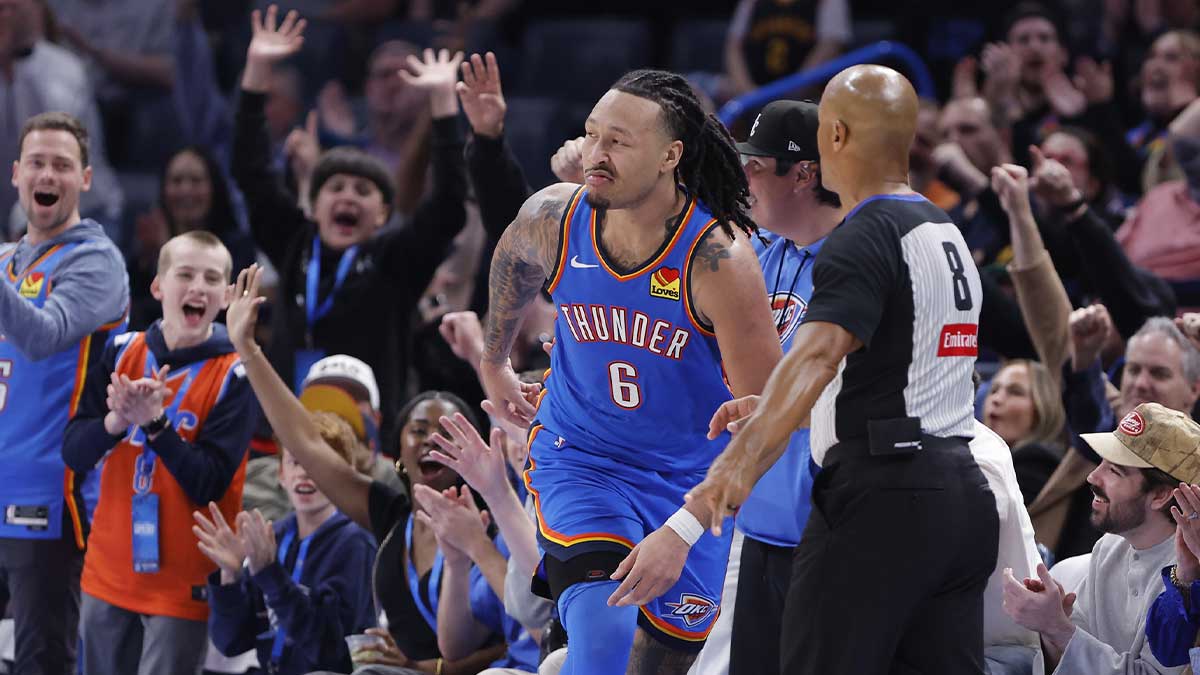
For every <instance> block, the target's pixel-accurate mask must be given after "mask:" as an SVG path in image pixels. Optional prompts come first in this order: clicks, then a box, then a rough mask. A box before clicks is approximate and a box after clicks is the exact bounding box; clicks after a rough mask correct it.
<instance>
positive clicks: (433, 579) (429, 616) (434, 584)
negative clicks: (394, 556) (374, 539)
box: [404, 516, 442, 633]
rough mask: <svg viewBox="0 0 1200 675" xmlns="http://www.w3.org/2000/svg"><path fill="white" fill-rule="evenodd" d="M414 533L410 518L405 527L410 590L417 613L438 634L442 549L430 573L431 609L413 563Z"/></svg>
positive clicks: (405, 557) (434, 559) (435, 558)
mask: <svg viewBox="0 0 1200 675" xmlns="http://www.w3.org/2000/svg"><path fill="white" fill-rule="evenodd" d="M412 533H413V516H409V517H408V525H406V526H405V527H404V546H405V550H404V561H405V562H406V563H408V590H409V591H410V592H412V599H413V604H414V605H416V606H417V611H419V612H420V613H421V616H423V617H425V623H427V624H429V627H430V628H431V629H432V630H433V632H435V633H436V632H437V610H438V590H439V589H440V588H441V582H442V549H441V548H439V549H438V552H437V555H436V556H434V558H433V569H431V570H430V571H429V601H430V603H431V604H432V605H433V606H432V607H429V606H427V605H426V604H425V600H424V599H422V598H421V577H420V576H419V575H418V574H417V568H416V567H414V566H413V563H412V553H413V547H412Z"/></svg>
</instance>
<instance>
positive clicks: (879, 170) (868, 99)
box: [818, 64, 919, 192]
mask: <svg viewBox="0 0 1200 675" xmlns="http://www.w3.org/2000/svg"><path fill="white" fill-rule="evenodd" d="M918 108H919V103H918V100H917V93H916V91H914V90H913V86H912V84H911V83H910V82H909V81H908V79H906V78H905V77H904V76H903V75H901V74H900V73H898V72H896V71H895V70H892V69H891V68H887V67H885V66H878V65H870V64H868V65H859V66H851V67H850V68H847V69H845V70H843V71H842V72H840V73H838V74H837V75H835V76H834V78H833V79H832V80H830V81H829V84H828V85H826V87H825V93H824V94H823V95H822V96H821V104H820V109H819V115H818V116H819V119H820V130H819V132H818V141H819V143H818V145H819V147H820V153H821V172H822V175H823V176H824V178H825V181H824V182H825V187H826V188H828V189H830V190H833V191H834V192H842V191H843V190H846V189H848V188H850V187H851V185H852V184H854V183H859V182H865V181H879V180H887V181H900V182H907V178H908V151H909V148H910V147H911V146H912V142H913V137H914V136H915V135H916V129H917V111H918ZM830 170H832V172H831V173H830ZM831 183H832V184H831Z"/></svg>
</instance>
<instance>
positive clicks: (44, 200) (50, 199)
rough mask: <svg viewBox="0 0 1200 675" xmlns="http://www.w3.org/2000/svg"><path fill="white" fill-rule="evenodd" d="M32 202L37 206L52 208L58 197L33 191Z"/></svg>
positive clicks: (50, 193) (51, 193)
mask: <svg viewBox="0 0 1200 675" xmlns="http://www.w3.org/2000/svg"><path fill="white" fill-rule="evenodd" d="M33 201H35V202H37V204H38V206H54V205H55V204H57V203H58V195H56V194H54V193H53V192H43V191H41V190H34V192H33Z"/></svg>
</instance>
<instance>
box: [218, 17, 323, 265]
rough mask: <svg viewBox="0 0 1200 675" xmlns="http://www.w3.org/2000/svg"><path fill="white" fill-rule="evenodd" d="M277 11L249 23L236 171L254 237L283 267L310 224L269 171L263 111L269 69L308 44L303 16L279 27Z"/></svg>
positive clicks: (236, 132) (238, 116) (237, 119)
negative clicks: (305, 38) (295, 243)
mask: <svg viewBox="0 0 1200 675" xmlns="http://www.w3.org/2000/svg"><path fill="white" fill-rule="evenodd" d="M277 14H278V10H277V9H276V7H275V6H274V5H271V6H270V7H269V8H268V9H267V12H266V16H265V17H264V16H263V15H262V13H260V12H259V11H258V10H255V11H254V12H253V13H252V15H251V20H250V25H251V29H252V31H253V38H251V40H250V46H249V47H248V48H247V50H246V69H245V70H244V71H243V73H242V95H241V97H240V100H239V101H238V108H237V114H236V116H235V120H234V132H233V160H232V167H231V168H232V173H233V178H234V181H236V182H237V186H238V188H240V189H241V191H242V194H243V195H244V196H245V198H246V209H247V211H248V213H249V220H250V232H251V233H252V234H253V235H254V241H255V243H256V244H258V246H259V247H260V248H261V249H262V250H263V252H264V253H266V254H267V256H268V257H270V258H271V261H272V262H273V263H274V264H275V266H276V267H282V266H283V261H284V257H285V256H286V255H287V252H288V250H289V248H290V244H291V242H292V241H293V237H294V236H295V235H296V234H297V232H299V231H301V229H302V226H303V224H304V223H305V222H306V218H305V216H304V211H302V210H301V209H300V207H299V206H298V205H297V203H296V198H295V197H294V196H293V195H291V194H290V193H289V192H288V191H287V190H285V189H284V188H283V187H282V185H281V184H280V183H279V181H278V180H277V178H276V176H275V174H274V172H273V171H272V169H271V144H270V140H269V139H268V137H267V127H266V125H267V117H266V113H265V110H264V107H265V105H266V98H267V97H266V94H267V91H268V90H269V89H270V86H271V70H272V68H274V66H275V64H276V63H278V62H279V61H280V60H282V59H285V58H287V57H289V56H291V55H292V54H295V53H296V52H298V51H299V50H300V46H301V45H302V44H304V37H303V33H304V26H305V21H304V19H300V18H298V16H297V14H296V12H294V11H292V12H288V14H287V16H286V17H284V19H283V23H282V24H280V25H279V26H278V27H276V24H275V21H276V15H277Z"/></svg>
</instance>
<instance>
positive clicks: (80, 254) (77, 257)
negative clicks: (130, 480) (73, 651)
mask: <svg viewBox="0 0 1200 675" xmlns="http://www.w3.org/2000/svg"><path fill="white" fill-rule="evenodd" d="M0 268H3V271H2V272H0V464H2V465H3V466H5V467H7V471H6V473H5V477H4V480H3V481H0V503H3V504H6V505H17V506H19V507H23V508H24V509H25V510H26V511H27V512H28V513H27V514H23V515H29V516H34V517H35V519H41V520H42V523H41V524H40V525H32V524H30V523H20V522H16V521H11V522H10V521H9V519H7V518H4V516H2V515H0V537H17V538H26V539H57V538H58V537H59V536H61V535H62V534H63V529H64V528H63V525H64V523H66V524H67V529H68V530H70V529H74V530H75V531H74V533H73V534H74V537H73V538H74V539H75V540H76V544H77V545H78V546H79V547H80V548H82V547H83V541H84V538H85V537H86V535H87V531H88V518H87V516H86V514H85V513H83V509H84V504H83V497H84V495H83V494H81V492H84V493H86V492H88V491H89V490H91V488H94V481H93V483H92V484H88V483H86V482H83V481H80V480H77V479H76V478H77V477H75V476H73V475H72V474H71V473H69V472H67V468H66V467H65V466H63V460H62V457H61V448H62V442H63V429H64V427H66V426H67V420H68V418H69V417H70V416H71V415H72V414H73V413H74V410H75V405H76V397H77V396H78V392H79V390H80V389H81V388H82V387H83V386H84V380H85V377H84V375H85V373H86V372H87V367H88V365H89V363H91V362H92V361H94V360H95V359H97V358H98V357H99V356H100V353H101V351H102V350H103V349H104V347H105V343H106V342H107V341H108V339H109V337H110V335H111V334H114V333H119V332H121V330H123V328H122V324H123V320H122V317H123V315H124V313H125V308H126V307H127V306H128V304H129V283H128V280H127V277H126V275H125V263H124V261H123V260H122V259H121V253H120V252H119V251H118V250H117V248H116V247H115V246H114V245H113V243H112V242H111V241H109V240H108V237H107V236H106V235H105V234H104V230H103V228H101V227H100V225H98V224H96V223H95V222H94V221H91V220H84V221H81V222H79V223H77V224H75V225H73V226H71V227H69V228H67V230H66V231H64V232H63V233H61V234H59V235H58V236H57V237H54V238H53V239H51V240H49V241H46V242H42V243H40V244H37V245H33V244H30V243H29V237H28V236H26V237H25V238H23V239H22V240H21V241H20V242H18V243H16V244H0ZM104 379H105V380H106V381H107V379H108V378H107V374H105V378H104ZM101 386H103V385H101ZM64 486H65V487H64ZM81 488H82V489H81ZM68 512H70V515H69V517H68Z"/></svg>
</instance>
